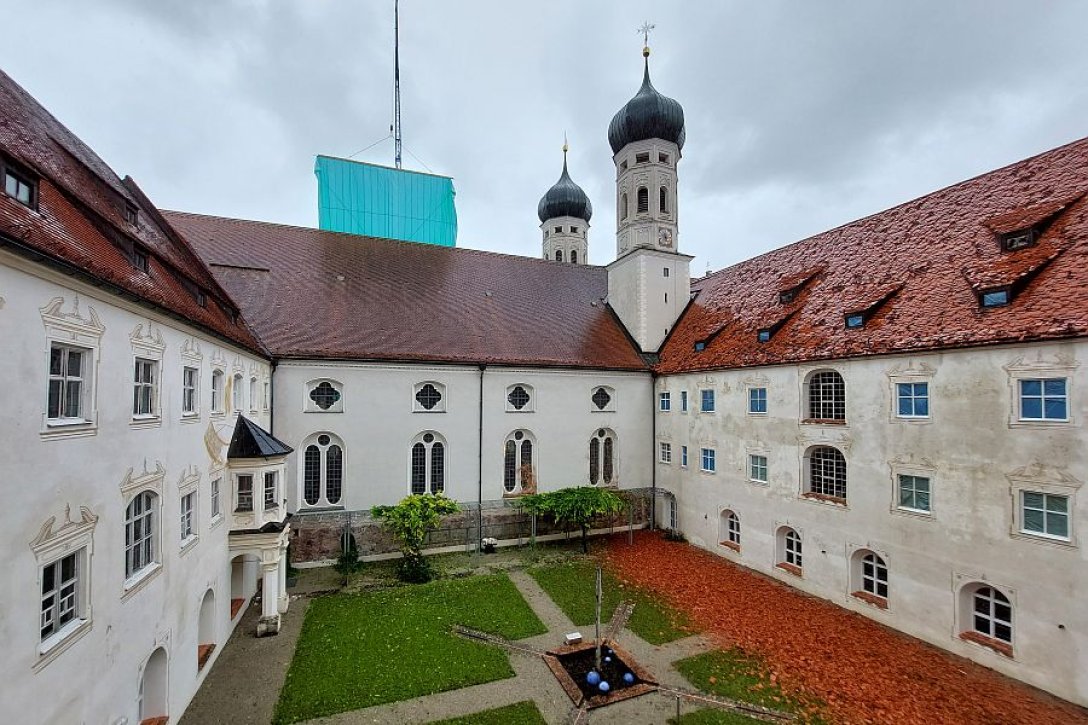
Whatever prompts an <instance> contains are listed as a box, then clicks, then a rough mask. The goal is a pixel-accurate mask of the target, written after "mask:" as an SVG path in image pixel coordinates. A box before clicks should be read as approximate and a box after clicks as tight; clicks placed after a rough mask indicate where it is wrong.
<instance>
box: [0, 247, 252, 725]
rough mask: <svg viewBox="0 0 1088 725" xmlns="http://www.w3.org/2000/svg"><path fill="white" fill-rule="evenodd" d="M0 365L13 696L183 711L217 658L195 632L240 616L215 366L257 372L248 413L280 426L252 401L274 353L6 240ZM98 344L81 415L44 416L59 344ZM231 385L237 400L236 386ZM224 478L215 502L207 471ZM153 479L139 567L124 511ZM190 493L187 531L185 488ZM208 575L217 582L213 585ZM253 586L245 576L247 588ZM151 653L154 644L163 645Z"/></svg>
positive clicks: (27, 707)
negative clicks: (148, 389) (53, 625)
mask: <svg viewBox="0 0 1088 725" xmlns="http://www.w3.org/2000/svg"><path fill="white" fill-rule="evenodd" d="M0 297H2V298H3V303H2V304H0V338H2V339H4V340H6V341H8V344H7V345H5V347H4V354H3V355H2V356H0V370H2V371H3V373H4V375H5V376H6V378H7V379H8V380H9V381H12V382H13V383H14V384H13V385H12V386H11V387H9V391H8V394H7V395H6V396H5V398H4V428H3V429H4V435H3V436H0V460H2V461H3V462H4V466H3V473H2V475H3V481H4V489H5V491H6V493H7V501H6V505H5V511H7V512H8V515H7V516H6V517H5V525H4V526H3V527H0V548H2V550H3V551H4V552H5V560H6V562H7V566H6V569H5V571H6V581H7V582H8V584H9V586H7V587H5V588H4V590H3V593H0V612H3V616H0V641H3V642H4V644H5V655H6V656H5V657H4V660H3V662H2V663H0V681H2V682H3V683H4V685H3V697H2V698H0V699H2V701H3V708H0V709H2V710H3V711H4V712H5V713H7V714H8V715H9V716H10V717H14V716H15V715H16V713H18V717H19V719H21V720H22V721H25V722H41V723H46V722H48V723H81V722H88V723H90V722H94V723H114V722H121V721H123V720H122V718H127V722H129V723H136V722H139V720H140V703H139V700H140V698H141V678H142V676H143V673H144V671H145V670H147V671H148V678H147V683H146V686H145V688H144V690H143V700H144V703H145V709H144V714H145V715H151V714H155V713H154V712H153V711H155V710H156V709H157V708H159V707H161V709H162V712H161V713H159V714H164V715H170V716H171V721H174V720H175V718H176V717H179V716H180V715H181V713H182V711H183V710H184V709H185V707H186V705H187V704H188V703H189V701H190V699H191V698H192V696H193V694H194V693H195V692H196V690H197V688H198V687H199V685H200V683H201V682H202V680H203V677H204V675H205V674H206V673H207V672H208V671H209V669H210V665H211V661H209V662H207V663H206V664H205V665H204V667H203V668H202V669H200V670H199V671H198V668H197V647H198V644H216V645H218V646H217V647H216V649H215V650H213V651H212V653H211V660H214V658H215V657H216V656H217V655H218V652H219V651H221V649H222V645H223V644H224V643H225V642H226V640H227V637H228V636H229V634H230V632H231V630H232V629H233V627H234V625H235V624H236V622H237V619H235V620H233V621H232V618H231V601H230V600H231V597H232V568H231V557H230V554H229V552H228V534H229V532H230V530H231V526H232V524H231V522H230V521H228V518H229V516H230V514H229V512H230V511H231V510H232V507H231V503H230V502H231V498H232V492H231V488H230V478H229V476H228V472H227V469H226V464H225V460H224V458H225V452H226V447H225V446H226V443H227V442H228V441H229V439H230V431H231V428H232V425H233V422H234V415H233V412H232V411H231V410H230V409H229V407H228V409H226V410H224V412H222V413H220V414H213V413H212V411H211V376H212V373H213V371H215V370H221V371H223V372H224V373H225V378H226V379H227V380H229V379H230V378H231V377H232V376H233V374H234V373H235V371H238V372H240V373H241V374H242V375H243V378H244V379H245V380H246V381H247V383H246V386H245V387H246V390H244V391H243V398H244V401H245V403H244V405H245V408H244V412H245V413H246V415H248V416H250V417H251V418H252V419H253V420H255V421H256V422H258V423H259V424H261V425H263V426H267V424H268V419H269V414H270V411H269V409H268V408H267V407H265V406H264V402H265V401H263V400H261V399H258V400H256V401H253V402H251V401H250V400H249V387H250V386H249V383H248V381H249V380H250V379H251V378H252V379H255V381H256V384H255V385H256V389H257V390H258V391H260V390H262V385H263V383H264V382H266V381H270V368H269V365H268V363H267V361H265V360H263V359H261V358H259V357H257V356H254V355H253V354H252V353H249V352H246V351H244V350H242V349H240V348H237V347H236V346H233V345H231V344H227V343H225V342H223V341H222V340H220V339H217V338H214V337H212V336H210V335H208V334H206V333H203V332H201V331H199V330H196V329H194V328H191V327H189V326H188V325H186V324H184V323H181V322H179V321H177V320H174V319H171V318H168V317H166V316H164V315H162V314H159V313H157V312H155V311H152V310H150V309H149V308H147V307H143V306H138V305H136V304H134V303H130V302H128V301H126V300H123V299H122V298H120V297H117V296H114V295H112V294H109V293H107V292H105V291H103V290H102V289H99V288H96V287H93V286H90V285H85V284H83V283H81V282H78V281H76V280H74V279H73V278H71V277H69V276H65V275H61V274H57V273H54V272H52V271H50V270H48V269H46V268H44V267H42V266H40V265H37V264H34V263H31V262H28V261H26V260H24V259H22V258H19V257H15V256H13V255H10V254H9V253H7V252H0ZM54 343H58V344H61V343H64V344H69V345H74V346H76V347H78V348H81V349H83V350H85V351H88V354H89V357H90V359H89V361H87V360H86V359H85V360H84V365H83V372H84V375H83V387H84V393H83V399H82V411H81V412H80V413H81V415H80V417H81V418H83V419H85V420H86V422H82V423H81V422H78V421H76V420H67V421H64V422H63V424H56V423H51V422H50V421H48V420H47V416H46V406H47V390H48V383H49V361H50V347H51V345H52V344H54ZM136 357H141V358H143V359H151V360H153V361H154V362H155V363H156V379H157V390H156V393H155V395H154V399H153V404H152V408H153V410H152V412H151V413H150V414H148V415H142V416H134V415H133V404H134V403H133V397H134V391H133V380H134V361H135V358H136ZM183 367H192V368H195V369H196V370H197V371H198V373H197V376H198V380H197V388H198V390H197V394H196V396H195V398H196V400H197V401H198V407H197V410H196V411H195V413H194V414H191V415H188V414H185V413H184V412H183V410H182V396H183V383H182V377H183V372H182V370H183ZM231 392H232V391H231V390H230V389H229V386H228V389H226V390H224V391H223V393H224V399H225V401H227V403H226V405H227V406H229V404H230V403H229V401H230V400H231V399H232V395H231ZM216 479H221V483H220V492H219V496H220V514H219V515H218V516H213V515H212V505H213V504H212V481H213V480H216ZM149 491H150V492H153V493H154V498H153V517H152V522H153V523H152V530H153V531H154V536H153V541H154V544H153V552H154V553H153V561H154V563H153V564H151V565H149V566H146V567H144V568H143V569H141V570H140V571H139V572H138V573H137V574H135V575H133V576H131V577H129V578H128V579H126V554H125V517H126V507H127V505H128V504H129V503H130V502H131V501H132V500H133V498H134V497H136V496H138V495H141V494H143V493H145V492H149ZM189 494H194V495H195V500H194V498H190V499H188V501H189V502H190V503H193V504H194V506H193V517H192V519H191V521H192V533H191V535H189V536H186V537H184V538H183V536H182V498H183V496H186V495H189ZM74 552H78V554H77V557H76V562H77V563H76V569H77V571H78V576H77V577H76V583H75V587H74V595H75V600H74V603H75V608H76V609H75V613H76V616H75V618H74V619H73V620H72V621H70V622H67V623H66V624H65V625H64V626H63V627H60V629H59V630H58V631H56V632H54V633H53V634H51V636H49V637H47V638H45V640H43V639H42V637H41V635H40V631H39V628H38V626H37V624H38V623H39V621H40V617H41V595H40V592H41V591H42V579H43V569H44V567H47V566H49V564H51V563H54V562H57V561H60V560H61V559H62V558H63V557H66V556H68V555H69V554H72V553H74ZM236 568H237V571H236V572H235V575H234V581H233V584H234V587H235V592H234V594H235V595H236V596H244V597H246V598H248V597H249V596H251V595H252V594H253V593H254V591H255V585H256V575H257V571H256V562H253V563H252V564H250V565H248V566H242V565H239V566H238V567H236ZM209 592H210V595H209ZM239 592H241V593H239ZM153 653H155V656H154V657H152V655H153Z"/></svg>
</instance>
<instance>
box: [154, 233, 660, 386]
mask: <svg viewBox="0 0 1088 725" xmlns="http://www.w3.org/2000/svg"><path fill="white" fill-rule="evenodd" d="M166 215H167V218H168V219H169V220H170V223H171V224H172V225H173V226H174V227H175V228H176V229H178V230H179V231H180V232H181V233H182V234H184V235H185V236H186V237H187V238H188V240H189V241H190V243H192V244H193V246H194V247H195V248H196V249H197V250H198V251H199V253H200V254H201V256H202V257H203V258H204V259H205V260H206V261H207V262H208V264H209V265H210V266H211V268H212V270H213V271H214V272H215V274H216V276H217V277H218V278H219V280H220V282H222V284H223V286H224V287H226V288H227V290H229V291H230V294H231V295H232V297H233V298H234V299H236V300H238V301H239V302H240V303H241V305H242V310H243V312H244V313H245V316H246V319H247V320H249V322H250V323H251V324H252V325H253V326H254V329H255V330H256V331H257V333H258V334H259V335H260V337H261V339H262V341H263V342H264V343H265V344H266V345H267V346H268V347H269V349H270V350H271V351H272V352H273V354H274V355H276V356H278V357H293V358H337V359H352V360H406V361H415V360H418V361H442V362H460V363H490V364H511V365H542V366H560V367H584V368H598V369H612V370H644V369H646V365H645V363H644V362H643V360H642V358H641V357H640V356H639V355H638V353H637V352H636V350H635V348H634V346H633V344H632V343H631V342H630V340H629V338H628V337H627V335H626V332H625V331H624V330H623V328H622V327H621V326H620V324H619V322H618V321H617V319H616V318H615V317H614V316H613V314H612V313H611V311H610V310H609V308H608V307H606V306H605V304H604V302H603V301H602V300H603V298H604V297H605V295H606V294H607V291H608V274H607V272H606V270H605V269H604V268H602V267H591V266H581V265H573V264H561V263H556V262H547V261H544V260H538V259H530V258H527V257H516V256H510V255H504V254H494V253H490V252H480V251H475V250H471V249H451V248H446V247H437V246H433V245H428V244H416V243H412V242H399V241H394V240H390V239H378V238H373V237H362V236H356V235H351V234H340V233H335V232H326V231H321V230H318V229H310V228H304V227H290V226H283V225H279V224H268V223H262V222H253V221H244V220H239V219H225V218H222V217H211V216H200V215H196V214H184V213H180V212H167V213H166Z"/></svg>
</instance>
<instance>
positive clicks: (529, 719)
mask: <svg viewBox="0 0 1088 725" xmlns="http://www.w3.org/2000/svg"><path fill="white" fill-rule="evenodd" d="M511 723H516V725H547V721H546V720H544V716H543V715H541V714H540V710H538V709H537V708H536V703H534V702H533V701H532V700H526V701H524V702H516V703H514V704H513V705H507V706H506V707H497V708H495V709H494V710H483V711H482V712H477V713H473V714H472V715H465V716H464V717H453V718H450V719H449V720H436V721H434V722H433V723H431V725H511Z"/></svg>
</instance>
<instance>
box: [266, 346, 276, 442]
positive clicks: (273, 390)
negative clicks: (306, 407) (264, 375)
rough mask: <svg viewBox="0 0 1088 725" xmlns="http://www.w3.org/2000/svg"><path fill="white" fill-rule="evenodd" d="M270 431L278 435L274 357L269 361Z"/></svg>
mask: <svg viewBox="0 0 1088 725" xmlns="http://www.w3.org/2000/svg"><path fill="white" fill-rule="evenodd" d="M268 366H269V369H268V432H269V433H271V434H272V435H273V436H275V435H276V386H275V385H273V382H272V381H274V380H275V379H276V360H275V359H274V358H273V359H272V360H271V361H269V363H268Z"/></svg>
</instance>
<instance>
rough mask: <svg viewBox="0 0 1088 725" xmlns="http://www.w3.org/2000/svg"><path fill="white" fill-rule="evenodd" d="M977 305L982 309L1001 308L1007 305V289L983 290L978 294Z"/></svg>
mask: <svg viewBox="0 0 1088 725" xmlns="http://www.w3.org/2000/svg"><path fill="white" fill-rule="evenodd" d="M979 304H980V305H982V306H983V307H1003V306H1005V305H1007V304H1009V288H1008V287H1002V288H1001V289H991V290H983V291H982V292H980V293H979Z"/></svg>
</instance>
